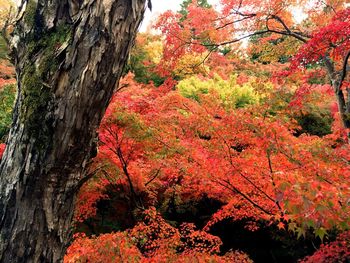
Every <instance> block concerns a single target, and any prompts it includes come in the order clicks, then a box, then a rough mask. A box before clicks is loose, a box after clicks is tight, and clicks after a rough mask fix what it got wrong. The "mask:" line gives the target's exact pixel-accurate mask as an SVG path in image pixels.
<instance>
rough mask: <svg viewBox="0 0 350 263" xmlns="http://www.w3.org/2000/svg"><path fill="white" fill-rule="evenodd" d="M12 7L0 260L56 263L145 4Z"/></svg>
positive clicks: (80, 0) (64, 0) (96, 0)
mask: <svg viewBox="0 0 350 263" xmlns="http://www.w3.org/2000/svg"><path fill="white" fill-rule="evenodd" d="M22 1H23V3H22V8H21V9H22V10H20V12H19V16H21V17H20V18H19V20H18V22H17V25H16V28H15V31H14V37H13V39H12V45H13V47H12V48H13V52H12V55H13V59H14V63H15V65H16V70H17V78H18V97H17V101H16V107H15V112H14V124H13V126H12V128H11V131H10V135H9V140H8V143H7V148H6V151H5V153H4V155H3V159H2V162H1V167H0V262H6V263H8V262H16V263H17V262H60V261H61V260H62V257H63V255H64V253H65V250H66V247H67V245H68V243H69V241H70V238H71V221H72V214H73V208H74V201H75V197H76V193H77V190H78V189H79V187H80V185H81V182H82V181H83V180H84V171H85V169H86V167H87V165H88V162H89V160H90V158H91V157H93V155H94V152H95V150H96V149H95V147H96V146H95V144H96V143H95V140H96V129H97V128H98V125H99V123H100V120H101V118H102V116H103V114H104V111H105V109H106V107H107V105H108V102H109V100H110V98H111V95H112V93H113V89H114V87H115V86H116V84H117V82H118V80H119V78H120V76H121V73H122V70H123V67H124V64H125V62H126V60H127V57H128V52H129V49H130V47H131V45H132V43H133V40H134V37H135V34H136V31H137V28H138V26H139V24H140V22H141V20H142V17H143V13H144V9H145V7H144V6H145V0H59V1H47V0H29V1H28V3H26V2H27V0H22ZM24 10H25V11H24Z"/></svg>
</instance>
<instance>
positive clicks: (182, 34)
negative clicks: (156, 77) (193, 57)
mask: <svg viewBox="0 0 350 263" xmlns="http://www.w3.org/2000/svg"><path fill="white" fill-rule="evenodd" d="M220 3H221V5H220V10H216V9H213V8H203V7H201V6H199V5H198V4H197V2H193V3H192V4H189V5H188V8H187V12H188V13H187V16H186V19H183V18H182V17H183V16H182V15H181V14H175V13H172V12H166V13H164V14H163V15H162V16H161V18H160V20H159V23H158V28H159V29H160V30H161V31H162V32H163V34H165V41H166V42H165V51H164V65H168V66H169V68H174V67H175V65H176V64H177V61H179V60H181V58H182V57H183V56H186V54H188V53H189V52H190V51H191V52H195V53H197V54H204V55H203V57H204V59H203V60H202V61H204V60H205V59H206V58H208V57H209V56H210V55H211V54H213V53H216V52H217V51H219V50H220V49H222V48H223V47H230V46H232V45H233V44H235V43H239V42H241V41H243V40H244V39H249V38H251V37H256V36H261V38H260V40H261V41H263V40H267V41H275V44H274V45H273V46H270V47H271V48H278V46H279V45H277V44H278V40H279V39H280V41H282V40H283V42H286V41H287V42H286V43H288V42H289V43H293V42H295V41H297V42H299V45H300V46H301V47H300V49H299V51H298V52H296V51H297V49H296V48H293V46H294V47H298V46H299V45H296V44H293V45H292V50H294V51H295V52H293V54H291V53H290V52H287V53H286V54H285V55H286V56H291V55H293V60H292V64H291V67H290V70H289V72H294V71H295V70H297V69H298V70H300V69H305V68H309V67H322V68H324V69H325V71H326V73H327V77H328V78H329V80H330V81H329V82H330V84H331V85H332V88H333V92H334V95H335V97H336V99H337V103H338V109H339V113H340V118H341V120H342V123H343V126H344V127H345V128H346V129H349V128H350V122H349V119H348V116H349V113H350V106H349V105H350V104H349V103H348V100H349V96H348V95H347V94H348V93H349V87H348V81H347V79H348V60H349V57H350V51H349V50H350V41H349V38H348V37H347V36H348V35H349V30H350V23H349V8H346V3H345V1H343V0H339V1H315V2H312V3H309V2H308V1H302V2H300V1H299V2H298V3H296V2H295V1H289V0H283V1H273V2H261V1H242V0H222V1H221V2H220ZM302 5H304V6H305V7H304V8H303V12H304V13H305V14H306V15H307V18H306V19H305V20H304V21H303V22H302V23H297V22H296V21H295V19H294V16H293V11H294V9H296V8H300V6H302ZM281 37H283V38H281ZM284 38H286V40H284ZM287 39H291V40H287ZM276 41H277V42H276ZM281 55H282V54H279V55H278V59H280V58H281ZM199 64H200V63H198V65H199Z"/></svg>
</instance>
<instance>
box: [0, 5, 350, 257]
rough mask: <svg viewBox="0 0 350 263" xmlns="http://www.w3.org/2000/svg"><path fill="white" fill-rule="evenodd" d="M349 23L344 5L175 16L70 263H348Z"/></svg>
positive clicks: (128, 111) (105, 153)
mask: <svg viewBox="0 0 350 263" xmlns="http://www.w3.org/2000/svg"><path fill="white" fill-rule="evenodd" d="M295 10H299V15H302V16H303V17H304V19H302V20H300V21H297V16H296V15H295ZM349 18H350V9H349V6H348V5H346V4H345V3H344V1H341V0H339V1H312V2H310V1H292V0H288V1H287V0H273V1H255V0H249V1H248V0H247V1H237V0H222V1H220V5H218V6H212V5H210V4H209V3H208V2H207V1H205V0H202V1H188V0H186V1H184V2H183V4H182V9H181V10H180V11H179V12H172V11H167V12H165V13H163V14H162V15H161V16H160V17H159V19H158V20H157V22H156V24H155V28H156V29H157V30H158V32H160V33H161V35H154V34H151V33H149V32H148V33H142V34H140V35H139V36H138V39H137V40H136V45H135V48H134V49H133V51H132V52H131V56H130V60H129V64H128V66H127V67H126V69H125V74H124V77H123V79H122V80H121V82H120V83H119V86H118V87H116V92H115V94H114V96H113V97H112V100H111V102H110V105H109V107H108V109H107V111H106V113H105V116H104V118H103V121H102V123H101V126H100V127H99V133H98V134H99V138H98V142H97V144H98V147H97V148H98V149H97V155H96V157H95V158H94V159H93V160H92V162H91V164H90V165H89V169H88V171H87V173H88V175H87V178H88V179H89V180H87V181H86V182H85V184H84V185H83V186H82V187H81V189H80V191H79V195H78V199H77V202H76V209H75V217H74V218H75V225H74V227H75V232H76V234H75V236H74V240H73V241H72V244H71V246H70V247H69V248H68V251H67V254H66V256H65V259H64V261H65V262H67V263H71V262H253V260H257V261H258V262H259V260H260V262H267V261H268V260H270V261H272V260H276V258H277V260H279V261H281V262H282V261H284V260H287V261H288V262H296V261H298V260H299V261H300V262H348V261H349V258H350V254H349V253H350V252H349V247H350V244H349V231H348V229H349V226H350V205H349V200H350V187H349V182H350V148H349V144H348V141H349V127H347V126H346V125H347V121H348V120H347V119H346V116H349V115H348V114H349V105H348V104H349V103H348V102H349V92H350V91H349V77H348V74H347V72H348V67H349V65H348V64H349V63H348V60H349V54H350V53H349V52H350V40H349V35H350V31H349V30H350V20H349ZM242 41H243V42H242ZM242 43H243V45H242ZM329 63H330V64H329ZM330 69H331V71H332V72H333V74H329V73H330ZM344 69H345V70H344ZM13 75H14V72H13V69H12V67H11V65H10V64H8V63H7V62H6V63H1V66H0V93H1V94H0V95H1V96H2V97H1V98H3V101H4V102H6V103H7V104H12V103H13V99H14V86H9V84H13V83H14V79H13ZM11 87H12V88H11ZM9 94H12V95H13V96H12V97H11V96H8V95H9ZM339 94H342V97H341V96H340V97H339V96H338V95H339ZM342 98H343V100H344V101H345V102H346V103H345V104H346V105H348V106H346V105H345V106H344V107H342V106H341V103H342V101H341V99H342ZM10 114H11V111H10V110H8V107H7V108H6V110H5V108H4V110H3V111H2V112H0V116H1V120H3V121H2V122H1V123H4V124H3V125H2V126H4V128H3V132H2V133H3V134H2V136H3V138H4V140H5V139H6V132H7V128H8V126H9V123H8V119H9V116H10ZM344 116H345V117H344ZM4 149H5V144H1V145H0V157H1V155H2V152H3V151H4ZM222 229H227V233H226V230H222ZM242 233H243V236H242ZM244 235H245V236H247V238H248V242H249V243H252V242H253V241H252V240H254V242H256V243H254V244H256V245H255V246H256V248H254V249H250V248H248V247H247V243H244V238H245V236H244ZM227 236H229V238H228V237H227ZM261 236H264V237H261ZM254 238H256V240H255V239H254ZM264 238H265V239H264ZM231 241H232V242H231ZM264 242H266V243H269V242H270V243H269V244H264ZM265 245H266V247H265ZM268 246H269V247H268ZM264 249H265V250H266V251H268V252H266V251H265V252H266V253H267V254H268V255H266V253H265V254H264V252H262V251H261V250H264ZM293 249H295V251H293ZM317 249H318V250H317ZM255 250H256V251H255ZM305 256H306V257H305ZM264 260H265V261H264Z"/></svg>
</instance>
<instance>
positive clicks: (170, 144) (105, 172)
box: [76, 74, 350, 258]
mask: <svg viewBox="0 0 350 263" xmlns="http://www.w3.org/2000/svg"><path fill="white" fill-rule="evenodd" d="M191 79H192V80H191ZM189 80H190V82H187V80H186V79H185V80H184V82H183V83H182V81H180V82H179V83H178V84H177V90H173V89H172V88H169V87H168V86H167V85H162V86H160V87H159V88H157V87H155V86H153V85H152V84H148V85H144V84H139V83H137V82H135V80H134V79H133V75H130V74H129V75H127V76H126V77H125V78H124V80H123V81H122V82H121V87H125V85H126V83H127V84H128V86H127V88H123V89H121V90H120V91H118V92H117V93H116V95H115V96H114V97H113V99H112V103H111V104H110V106H109V108H108V110H107V113H106V116H105V118H104V121H103V122H102V125H101V127H100V132H99V134H100V146H99V153H98V156H97V158H96V159H95V164H94V165H93V170H94V171H96V173H95V176H94V179H93V180H91V181H90V182H89V183H88V184H86V185H85V186H84V187H83V188H82V191H81V195H80V197H79V199H80V200H78V206H77V211H76V213H77V216H76V218H77V220H78V221H80V223H83V222H84V220H86V219H87V218H89V217H94V216H95V215H96V213H97V212H98V211H97V204H98V202H99V201H100V200H103V199H108V198H109V196H108V194H107V193H108V191H109V189H113V188H115V189H118V191H122V192H124V194H125V195H126V196H127V198H126V199H124V200H128V201H127V202H129V203H130V204H131V206H129V208H128V209H130V211H129V212H128V213H127V214H128V215H132V214H133V213H135V211H140V210H141V211H143V210H144V209H148V208H152V207H153V206H156V207H164V208H163V209H162V210H163V211H165V213H171V211H177V210H179V209H180V207H181V206H182V205H184V204H185V203H186V202H189V201H192V202H193V201H195V200H197V201H199V200H201V199H202V198H204V197H208V198H211V199H213V200H218V201H219V202H220V203H221V204H222V205H221V206H220V208H219V210H217V211H213V212H212V213H211V214H210V217H209V219H208V220H207V221H206V224H205V225H204V226H203V227H204V228H203V230H202V231H203V232H202V233H203V234H201V235H204V234H205V233H208V232H210V231H211V229H213V228H215V226H216V225H218V224H220V223H221V222H223V221H227V220H230V221H232V222H237V221H244V222H245V223H244V226H245V228H247V229H248V230H249V231H257V230H258V229H259V227H260V224H259V222H261V220H263V221H265V222H268V224H273V225H276V226H277V227H278V228H280V229H284V230H289V231H293V232H295V233H296V234H297V236H299V237H302V236H305V235H306V233H307V231H310V229H311V231H313V233H314V234H315V235H316V236H318V237H319V238H321V239H323V238H324V236H325V235H327V231H328V230H331V229H333V228H334V227H336V228H339V229H342V228H344V229H346V228H347V226H348V225H349V221H348V219H349V210H348V209H347V206H346V205H345V204H346V203H347V196H349V192H348V188H347V182H348V181H349V176H350V175H349V172H348V171H349V167H348V161H347V160H348V158H349V151H348V147H347V146H344V145H340V146H336V148H335V149H334V147H335V145H336V144H337V140H338V139H339V138H341V135H340V136H339V135H337V134H330V135H327V136H324V137H323V138H319V137H317V136H310V135H306V134H302V135H300V136H299V137H295V136H294V131H295V129H298V128H299V126H298V124H297V122H296V121H294V122H293V121H292V118H291V117H289V118H287V119H286V120H285V121H283V119H280V118H281V116H285V115H286V112H284V111H282V112H280V113H276V112H274V111H271V109H272V108H273V107H271V106H273V104H272V105H271V103H276V102H274V98H273V97H269V96H267V94H268V93H269V92H270V91H271V90H274V89H275V88H276V87H274V85H273V84H272V83H270V84H265V94H264V93H262V90H263V89H261V88H262V87H264V85H260V84H259V83H256V80H255V81H254V78H253V79H251V80H249V79H248V80H245V81H246V82H244V81H243V83H242V84H237V83H236V81H237V80H236V78H232V79H231V80H230V81H224V80H222V79H220V78H219V77H218V79H217V80H215V81H217V82H215V81H211V80H207V82H205V81H204V80H200V79H196V78H193V77H192V78H190V79H189ZM218 83H221V84H220V85H221V86H220V85H218ZM230 85H231V86H230ZM228 86H230V87H231V88H233V90H231V92H232V91H233V92H234V93H233V95H232V97H233V98H235V99H239V98H240V95H239V94H240V93H239V90H243V91H244V90H245V89H246V87H247V86H248V87H250V89H251V90H252V92H251V94H255V95H251V96H253V97H254V96H255V97H257V98H259V97H260V99H257V100H256V101H255V103H253V104H251V103H243V104H236V103H227V101H226V100H227V99H229V98H230V96H231V95H229V94H230V93H227V92H226V91H225V89H228V90H229V88H228ZM225 87H226V88H225ZM317 90H319V89H317ZM220 92H222V93H220ZM259 93H260V95H257V94H259ZM310 94H311V93H310ZM325 96H327V95H325ZM248 101H249V100H248ZM320 101H323V97H321V98H319V97H316V98H314V97H310V98H308V97H305V98H304V101H303V103H304V104H305V105H306V104H307V103H312V104H316V103H318V102H320ZM293 107H294V108H295V107H301V109H303V110H304V109H307V108H303V105H302V104H300V105H299V104H297V105H294V106H293ZM294 110H295V109H294ZM276 114H277V115H276ZM106 194H107V195H106ZM114 209H116V210H118V208H117V207H115V208H114ZM111 214H113V213H111ZM157 218H158V219H157V220H158V221H157V222H158V223H157V224H162V225H163V226H164V229H165V230H164V233H163V234H160V233H159V235H160V236H159V237H157V235H158V234H155V233H154V231H155V232H156V231H158V230H157V229H158V226H157V227H156V226H154V225H153V223H152V224H149V225H147V223H146V225H145V224H144V223H139V224H136V223H135V224H136V225H135V227H134V228H132V230H131V231H132V232H131V233H133V234H132V235H133V236H134V237H135V238H136V240H139V241H137V242H136V244H138V245H137V246H138V247H139V249H140V251H141V252H142V254H143V255H144V256H146V257H147V256H148V257H151V258H152V257H154V256H155V254H154V253H153V252H152V251H154V250H153V249H155V250H157V249H158V248H159V247H161V246H162V244H163V242H164V243H165V244H168V243H172V244H177V243H176V242H177V241H176V242H175V241H169V240H168V239H169V238H175V237H176V238H179V235H180V234H181V233H183V232H181V231H182V230H181V227H179V229H176V228H169V227H170V226H169V225H167V224H166V223H165V221H164V219H162V218H161V217H159V216H157ZM115 220H118V219H115ZM119 220H122V219H119ZM129 220H130V219H129ZM134 220H135V221H136V222H137V221H138V220H140V219H138V218H137V217H135V218H134ZM143 222H146V221H145V220H143ZM185 226H186V228H188V231H189V233H191V231H192V230H191V229H193V227H192V226H191V225H185ZM190 230H191V231H190ZM149 231H150V233H151V234H148V233H149ZM195 233H198V232H195ZM147 235H150V236H151V237H152V238H146V239H142V238H141V237H144V236H147ZM191 235H192V234H191ZM191 235H190V236H191ZM196 235H197V234H194V236H196ZM180 239H181V238H180ZM182 240H183V241H182V242H184V243H183V244H185V245H184V248H182V250H180V251H186V250H187V249H190V250H196V248H195V246H196V244H195V243H189V242H187V241H186V242H185V241H184V237H183V238H182ZM199 240H200V239H199V238H196V242H199ZM207 242H208V241H207ZM190 244H192V245H190ZM191 246H194V247H191ZM149 249H150V250H149ZM178 249H179V248H178ZM147 251H150V252H147ZM202 252H203V253H204V251H202ZM157 253H158V252H157Z"/></svg>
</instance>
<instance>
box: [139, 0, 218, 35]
mask: <svg viewBox="0 0 350 263" xmlns="http://www.w3.org/2000/svg"><path fill="white" fill-rule="evenodd" d="M151 1H152V13H151V12H150V11H149V10H148V9H147V11H146V14H145V18H144V19H143V23H142V25H141V29H140V31H143V32H144V31H145V30H146V29H147V27H148V25H149V24H150V22H151V21H152V20H154V19H155V18H156V17H157V16H158V15H159V14H161V13H163V12H165V11H167V10H173V11H176V10H179V9H180V4H181V3H182V2H183V0H151ZM208 2H209V3H210V4H212V5H215V3H218V2H219V0H208Z"/></svg>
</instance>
